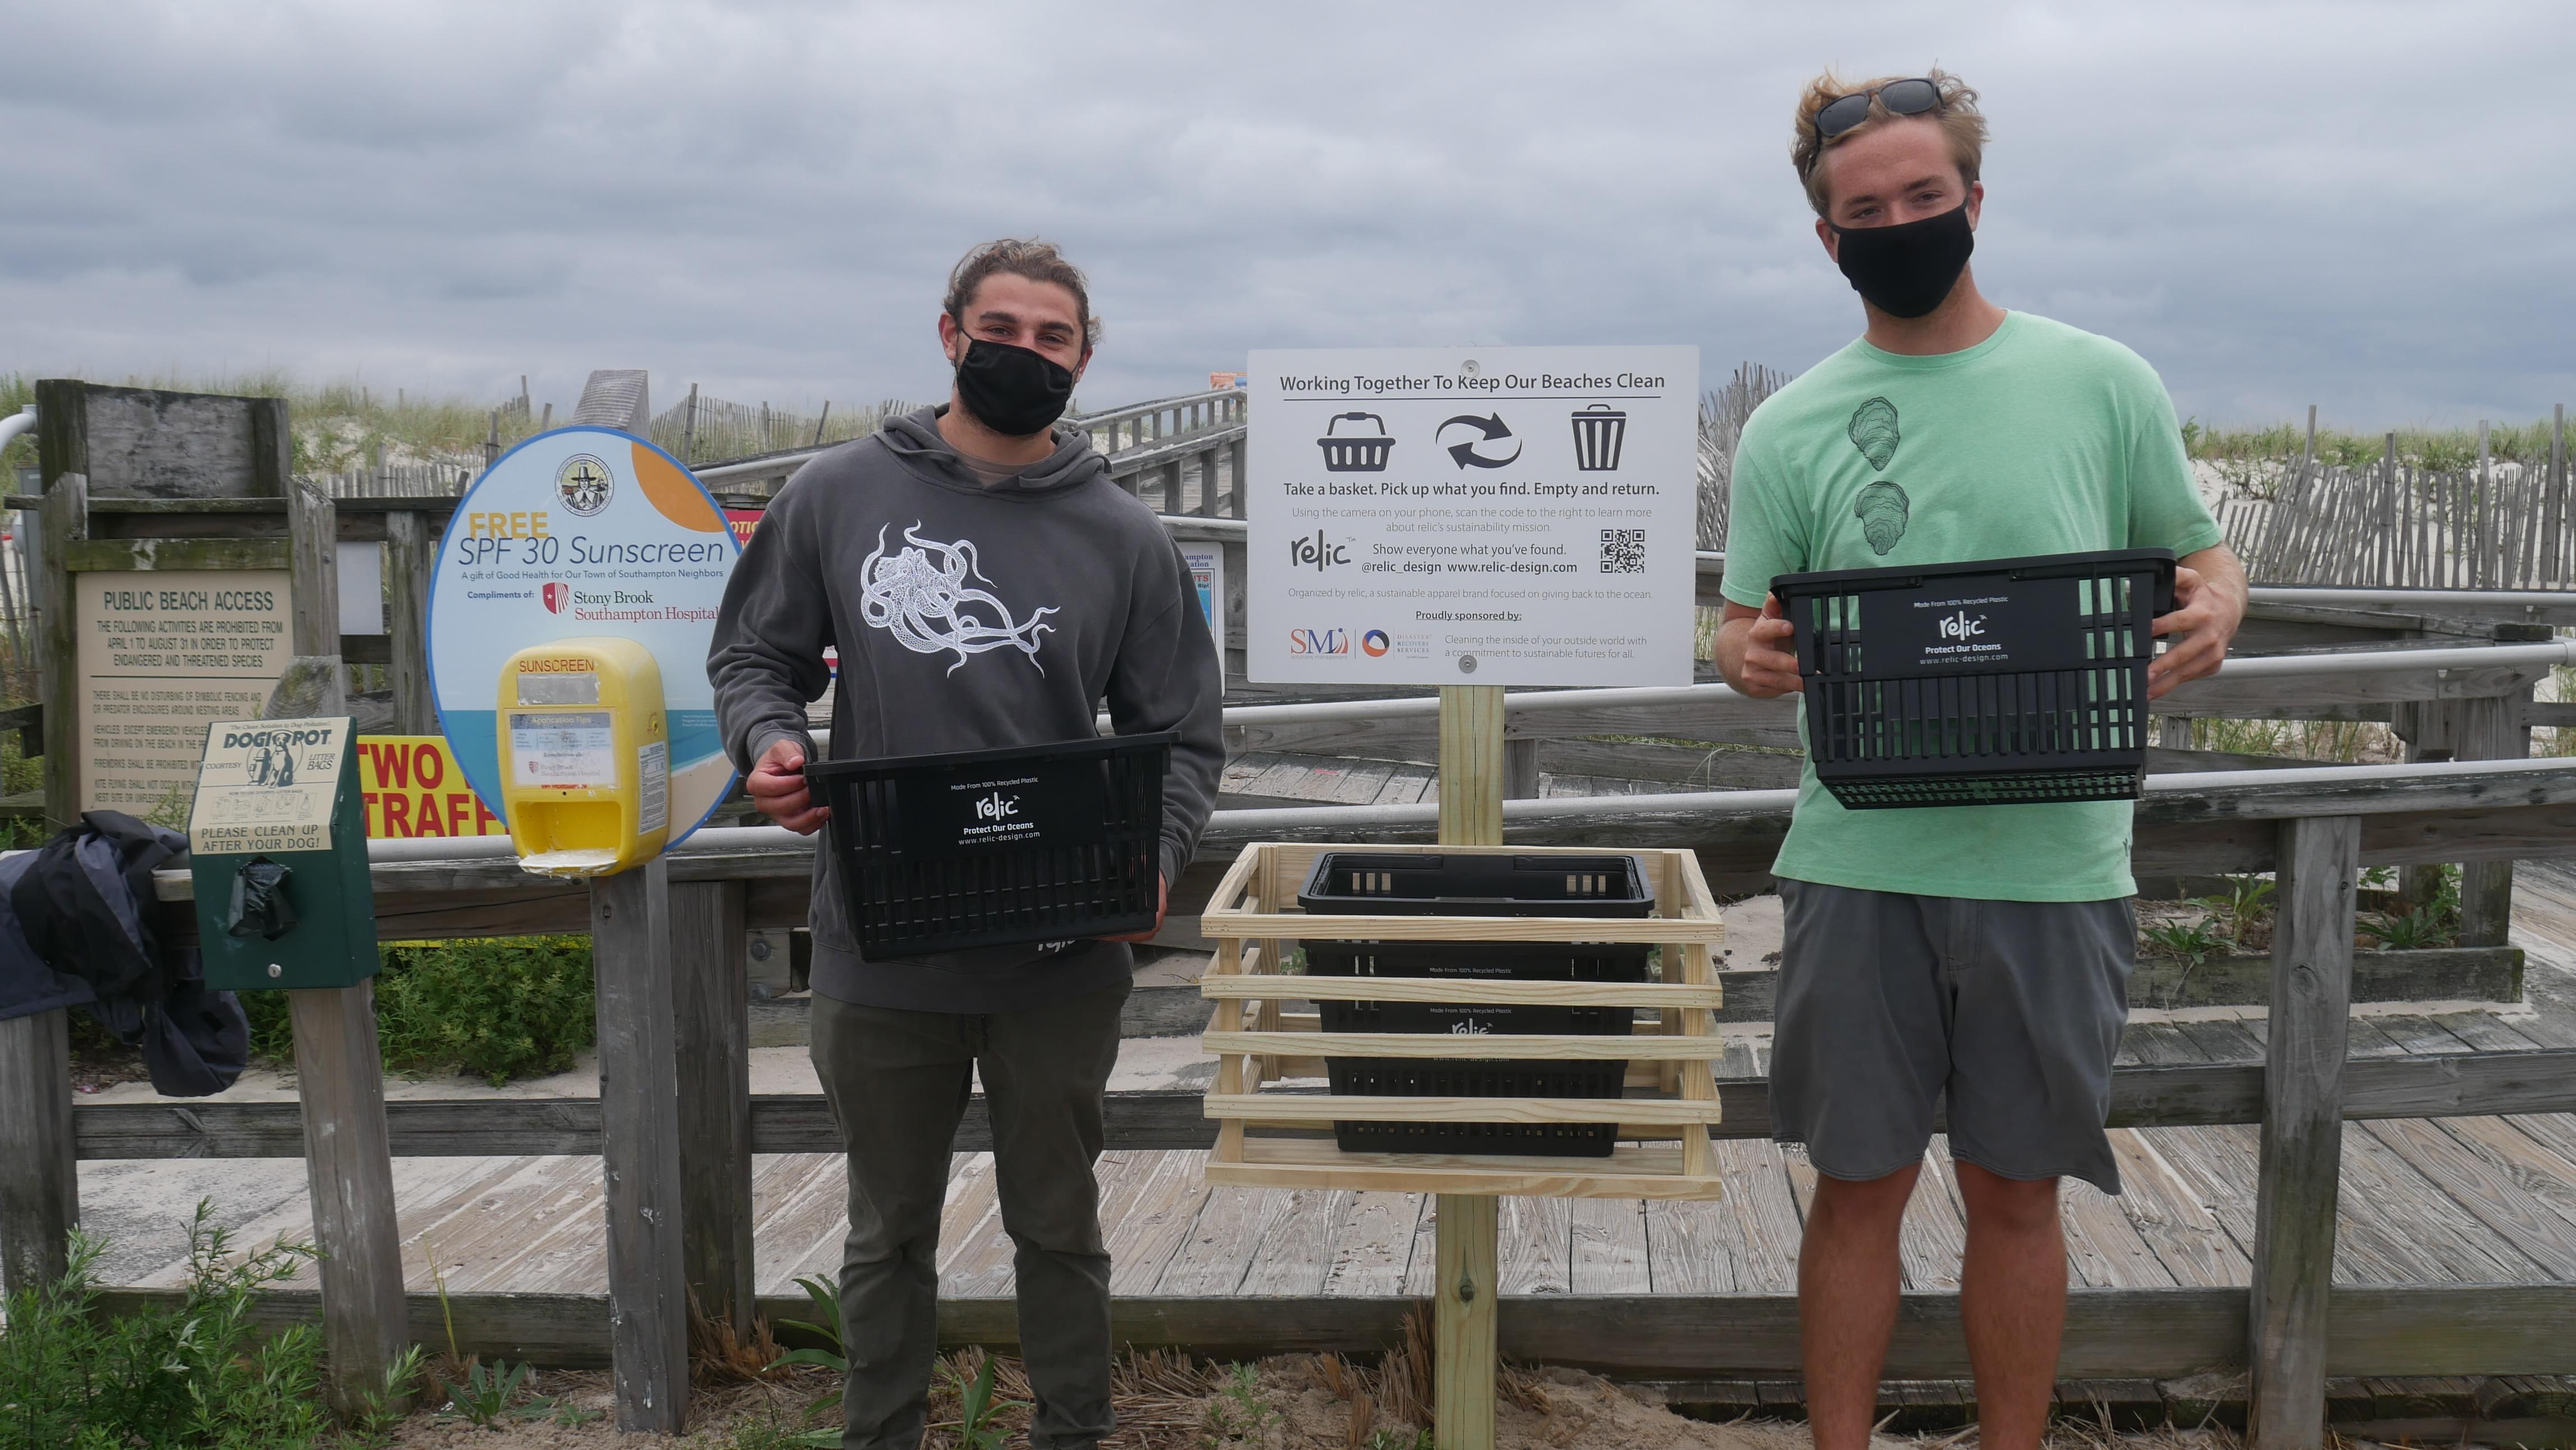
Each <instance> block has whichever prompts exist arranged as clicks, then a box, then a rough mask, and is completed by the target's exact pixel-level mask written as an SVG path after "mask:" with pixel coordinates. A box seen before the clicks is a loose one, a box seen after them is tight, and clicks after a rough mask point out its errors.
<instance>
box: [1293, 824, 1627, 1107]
mask: <svg viewBox="0 0 2576 1450" xmlns="http://www.w3.org/2000/svg"><path fill="white" fill-rule="evenodd" d="M1297 902H1298V904H1299V905H1300V906H1302V907H1304V908H1305V909H1306V911H1307V913H1308V914H1309V915H1332V914H1336V913H1366V914H1370V915H1389V916H1597V917H1631V918H1633V917H1642V916H1645V915H1647V914H1648V913H1649V912H1651V911H1652V910H1653V909H1654V895H1653V893H1652V892H1650V891H1648V890H1647V889H1646V886H1645V881H1644V878H1643V877H1642V876H1641V875H1640V874H1639V872H1638V870H1637V860H1636V858H1635V857H1633V856H1494V855H1457V856H1450V855H1378V854H1373V853H1368V852H1358V851H1332V852H1327V853H1325V854H1324V855H1322V856H1320V857H1318V858H1317V859H1316V861H1315V867H1314V870H1313V871H1312V872H1311V873H1309V874H1308V876H1307V878H1306V884H1305V887H1304V889H1302V890H1300V891H1299V892H1298V893H1297ZM1304 946H1305V950H1306V971H1307V974H1308V975H1310V976H1318V977H1448V978H1483V979H1490V980H1494V981H1558V982H1569V981H1571V982H1642V981H1644V980H1645V979H1646V955H1647V952H1648V951H1649V948H1648V947H1647V946H1646V945H1645V944H1643V943H1632V942H1414V941H1401V942H1383V941H1349V940H1328V939H1323V938H1317V937H1311V936H1310V937H1308V938H1306V939H1305V941H1304ZM1316 1006H1317V1007H1318V1008H1319V1009H1320V1010H1321V1012H1322V1015H1323V1026H1324V1030H1325V1031H1327V1032H1454V1033H1459V1034H1461V1035H1482V1034H1487V1033H1491V1034H1493V1035H1495V1036H1510V1035H1514V1034H1524V1035H1525V1034H1529V1033H1581V1034H1597V1035H1606V1036H1620V1037H1624V1036H1627V1035H1628V1033H1629V1032H1630V1030H1631V1028H1632V1025H1633V1023H1634V1020H1635V1016H1636V1013H1635V1011H1634V1010H1633V1009H1631V1008H1627V1007H1552V1006H1537V1005H1526V1004H1511V1005H1482V1004H1456V1003H1447V1002H1335V1001H1328V1000H1325V999H1322V998H1318V999H1316ZM1325 1061H1326V1067H1325V1071H1326V1074H1327V1076H1328V1077H1329V1078H1330V1080H1331V1083H1332V1089H1333V1091H1334V1092H1336V1093H1344V1094H1357V1095H1363V1096H1371V1097H1559V1098H1616V1097H1619V1096H1621V1095H1622V1094H1623V1092H1624V1091H1625V1089H1626V1082H1627V1076H1628V1064H1627V1062H1626V1060H1625V1059H1621V1060H1618V1061H1613V1062H1566V1061H1560V1060H1550V1059H1544V1058H1523V1059H1511V1058H1500V1059H1491V1060H1488V1059H1481V1058H1479V1059H1439V1058H1428V1059H1426V1058H1407V1057H1383V1058H1381V1057H1335V1058H1327V1059H1326V1060H1325ZM1333 1137H1334V1140H1335V1141H1336V1142H1337V1143H1338V1144H1340V1146H1341V1147H1342V1149H1343V1150H1344V1151H1346V1152H1378V1153H1477V1152H1484V1153H1518V1154H1528V1155H1535V1156H1543V1157H1606V1156H1607V1155H1608V1154H1609V1152H1610V1149H1611V1147H1612V1146H1613V1145H1614V1144H1615V1143H1616V1141H1617V1138H1618V1124H1617V1123H1615V1122H1606V1123H1382V1122H1369V1121H1340V1122H1336V1123H1334V1124H1333Z"/></svg>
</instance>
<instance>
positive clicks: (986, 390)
mask: <svg viewBox="0 0 2576 1450" xmlns="http://www.w3.org/2000/svg"><path fill="white" fill-rule="evenodd" d="M957 398H958V401H960V402H962V403H964V404H965V405H966V411H967V412H969V413H972V414H974V415H975V421H976V422H978V423H981V424H983V425H984V426H985V427H987V428H990V429H992V430H993V431H994V432H996V433H999V434H1001V435H1002V436H1003V437H1005V438H1026V437H1029V436H1030V435H1032V434H1037V433H1043V432H1045V431H1046V430H1047V429H1048V428H1049V427H1050V426H1052V425H1053V424H1054V422H1055V420H1056V419H1058V418H1061V417H1063V416H1064V407H1065V404H1067V403H1069V402H1071V401H1073V374H1072V372H1071V371H1069V370H1067V369H1066V368H1065V367H1064V365H1063V364H1061V363H1058V362H1057V361H1055V360H1054V359H1053V358H1050V357H1047V356H1045V355H1043V354H1041V353H1037V352H1033V351H1031V350H1030V349H1028V348H1025V347H1016V346H1013V345H1012V344H1010V343H1007V342H993V341H990V340H988V339H985V338H981V337H978V338H974V339H971V340H970V341H968V343H967V344H966V358H965V360H964V361H963V362H960V363H959V364H958V365H957Z"/></svg>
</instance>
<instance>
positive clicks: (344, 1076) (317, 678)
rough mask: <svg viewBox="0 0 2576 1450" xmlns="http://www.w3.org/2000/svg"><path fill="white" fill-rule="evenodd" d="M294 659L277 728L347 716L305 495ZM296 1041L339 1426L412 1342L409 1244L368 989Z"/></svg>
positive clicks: (332, 511) (291, 997)
mask: <svg viewBox="0 0 2576 1450" xmlns="http://www.w3.org/2000/svg"><path fill="white" fill-rule="evenodd" d="M286 526H287V537H288V555H287V559H288V568H289V569H290V570H291V571H292V572H291V582H290V584H289V586H288V591H287V593H288V601H287V602H288V607H289V619H290V620H291V626H290V627H291V630H292V638H293V648H294V656H295V657H294V658H293V659H291V660H289V661H288V663H287V669H286V674H285V675H284V677H282V678H281V679H280V680H279V681H278V685H277V691H276V693H275V694H273V695H271V696H270V697H269V702H268V710H267V714H268V716H269V718H271V719H291V718H297V717H301V716H307V715H342V714H346V713H348V697H347V693H346V686H345V684H344V682H343V680H342V677H341V672H340V590H339V569H340V542H339V510H338V509H337V508H336V507H335V506H334V505H333V504H332V502H331V500H330V499H328V498H326V497H324V496H323V495H322V494H320V493H318V492H316V491H314V490H313V489H311V488H308V487H305V486H303V485H301V484H296V485H291V486H290V487H289V488H288V489H287V493H286ZM286 1002H287V1012H288V1015H289V1017H290V1018H291V1019H292V1021H293V1024H294V1029H295V1085H296V1097H297V1099H298V1100H299V1101H300V1102H301V1103H302V1106H303V1116H304V1163H305V1181H306V1184H307V1186H308V1188H309V1190H310V1193H311V1197H312V1206H313V1241H314V1243H315V1245H316V1246H317V1247H319V1248H320V1249H321V1250H322V1255H323V1257H322V1262H321V1264H320V1266H319V1271H318V1272H319V1274H320V1277H321V1280H322V1340H323V1344H324V1347H325V1348H326V1349H327V1350H328V1351H329V1353H330V1366H331V1368H330V1374H331V1378H330V1383H329V1385H328V1386H327V1387H326V1389H325V1393H326V1394H327V1396H328V1398H329V1399H330V1402H331V1408H332V1409H333V1410H335V1411H337V1412H338V1413H339V1414H340V1415H342V1416H343V1417H347V1416H351V1415H355V1414H357V1413H359V1412H361V1411H363V1410H365V1409H367V1408H368V1407H369V1406H370V1405H371V1404H372V1403H373V1402H374V1401H375V1400H376V1399H377V1398H378V1397H379V1396H381V1395H382V1394H383V1392H384V1390H385V1367H386V1365H388V1364H389V1363H391V1362H392V1361H393V1359H394V1358H395V1357H396V1356H397V1355H399V1354H401V1353H402V1349H403V1346H404V1344H405V1343H407V1342H408V1341H409V1339H410V1337H411V1334H410V1319H409V1314H408V1311H407V1310H406V1309H405V1308H404V1303H403V1273H402V1235H401V1233H400V1231H399V1229H398V1228H397V1226H396V1222H395V1215H394V1164H393V1151H392V1143H391V1139H390V1137H389V1135H388V1134H387V1132H386V1129H385V1072H384V1058H383V1055H382V1052H381V1050H380V1048H379V1046H378V1044H377V1041H376V995H375V984H374V982H373V981H365V982H360V983H359V984H358V985H357V986H354V987H316V988H308V989H305V990H301V991H292V992H288V993H287V994H286Z"/></svg>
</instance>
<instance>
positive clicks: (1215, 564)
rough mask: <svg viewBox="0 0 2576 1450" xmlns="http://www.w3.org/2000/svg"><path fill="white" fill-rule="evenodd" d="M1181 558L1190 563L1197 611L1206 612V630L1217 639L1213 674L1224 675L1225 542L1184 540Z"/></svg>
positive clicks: (1223, 676) (1221, 677) (1220, 676)
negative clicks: (1201, 542) (1188, 542)
mask: <svg viewBox="0 0 2576 1450" xmlns="http://www.w3.org/2000/svg"><path fill="white" fill-rule="evenodd" d="M1181 562H1182V563H1184V564H1187V565H1189V568H1190V582H1191V583H1192V584H1194V585H1196V586H1197V588H1198V591H1199V612H1200V613H1202V614H1204V615H1206V616H1207V622H1208V633H1209V634H1210V635H1211V636H1213V637H1214V638H1215V640H1216V674H1217V678H1218V679H1220V680H1222V679H1224V678H1225V546H1224V545H1222V544H1214V543H1209V544H1183V545H1181Z"/></svg>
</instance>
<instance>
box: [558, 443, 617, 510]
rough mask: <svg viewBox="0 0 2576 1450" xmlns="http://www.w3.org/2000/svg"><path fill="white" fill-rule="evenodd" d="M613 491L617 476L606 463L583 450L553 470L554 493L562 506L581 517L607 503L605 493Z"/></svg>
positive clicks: (606, 494)
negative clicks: (561, 502)
mask: <svg viewBox="0 0 2576 1450" xmlns="http://www.w3.org/2000/svg"><path fill="white" fill-rule="evenodd" d="M616 491H617V476H616V475H615V474H613V473H610V472H609V471H608V465H607V464H606V463H604V462H601V461H600V460H599V459H598V458H596V457H593V456H592V455H590V454H587V453H576V454H574V455H573V456H572V457H570V458H567V459H565V460H564V461H563V467H561V468H558V469H556V470H555V497H557V498H559V499H562V500H563V506H564V507H565V508H568V509H570V510H572V511H573V512H574V513H576V514H578V515H580V516H581V517H583V518H590V517H591V516H593V515H595V514H597V513H598V512H599V511H600V510H601V509H604V508H606V507H608V499H609V495H611V494H613V493H615V492H616Z"/></svg>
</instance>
